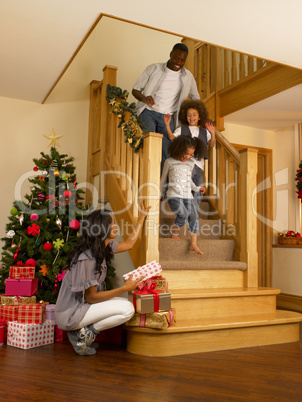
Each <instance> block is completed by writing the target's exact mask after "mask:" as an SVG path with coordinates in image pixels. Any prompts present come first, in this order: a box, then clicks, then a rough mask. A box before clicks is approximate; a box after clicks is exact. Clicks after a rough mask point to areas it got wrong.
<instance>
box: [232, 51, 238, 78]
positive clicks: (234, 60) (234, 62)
mask: <svg viewBox="0 0 302 402" xmlns="http://www.w3.org/2000/svg"><path fill="white" fill-rule="evenodd" d="M236 56H237V53H236V52H232V69H231V73H232V84H234V83H235V82H237V57H236Z"/></svg>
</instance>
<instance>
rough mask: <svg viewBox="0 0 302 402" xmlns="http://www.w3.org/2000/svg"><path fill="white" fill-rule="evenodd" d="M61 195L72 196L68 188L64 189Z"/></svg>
mask: <svg viewBox="0 0 302 402" xmlns="http://www.w3.org/2000/svg"><path fill="white" fill-rule="evenodd" d="M63 195H64V197H65V198H70V197H71V196H72V192H71V191H69V190H66V191H64V193H63Z"/></svg>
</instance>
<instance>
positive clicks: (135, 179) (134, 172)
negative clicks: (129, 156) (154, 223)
mask: <svg viewBox="0 0 302 402" xmlns="http://www.w3.org/2000/svg"><path fill="white" fill-rule="evenodd" d="M132 180H133V189H134V191H135V194H134V195H135V198H133V199H134V202H133V207H132V215H133V218H134V219H136V218H137V217H138V208H137V207H138V200H137V194H138V185H139V184H138V183H139V153H138V152H136V153H135V152H133V170H132Z"/></svg>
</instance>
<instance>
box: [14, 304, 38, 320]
mask: <svg viewBox="0 0 302 402" xmlns="http://www.w3.org/2000/svg"><path fill="white" fill-rule="evenodd" d="M44 319H45V304H44V303H36V304H23V305H21V306H19V310H18V322H19V323H21V324H42V322H43V321H44Z"/></svg>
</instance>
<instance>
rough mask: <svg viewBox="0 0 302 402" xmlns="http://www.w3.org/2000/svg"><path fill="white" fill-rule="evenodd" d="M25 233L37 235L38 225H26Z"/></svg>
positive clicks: (38, 231)
mask: <svg viewBox="0 0 302 402" xmlns="http://www.w3.org/2000/svg"><path fill="white" fill-rule="evenodd" d="M27 233H28V234H30V235H33V236H36V235H38V234H39V233H40V226H39V225H36V224H35V223H33V224H32V226H28V228H27Z"/></svg>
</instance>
